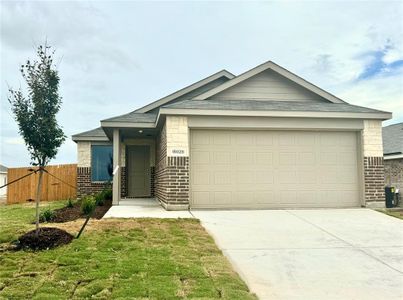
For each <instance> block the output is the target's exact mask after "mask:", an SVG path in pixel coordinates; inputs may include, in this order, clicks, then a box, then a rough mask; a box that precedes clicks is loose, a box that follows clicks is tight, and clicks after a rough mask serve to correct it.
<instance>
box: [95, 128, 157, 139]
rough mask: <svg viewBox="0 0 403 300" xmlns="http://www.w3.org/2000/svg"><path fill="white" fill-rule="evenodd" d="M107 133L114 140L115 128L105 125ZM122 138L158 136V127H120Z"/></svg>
mask: <svg viewBox="0 0 403 300" xmlns="http://www.w3.org/2000/svg"><path fill="white" fill-rule="evenodd" d="M103 129H104V131H105V133H106V135H107V136H108V138H109V139H110V140H112V136H113V130H114V129H115V128H112V127H104V128H103ZM118 129H119V130H120V137H121V140H123V139H128V138H150V137H156V136H157V134H158V129H157V128H142V127H139V128H119V127H118Z"/></svg>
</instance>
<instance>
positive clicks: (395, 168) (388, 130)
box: [382, 122, 403, 204]
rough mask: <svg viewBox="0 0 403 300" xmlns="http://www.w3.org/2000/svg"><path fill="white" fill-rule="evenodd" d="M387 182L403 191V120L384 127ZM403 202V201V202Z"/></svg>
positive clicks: (384, 157) (384, 156)
mask: <svg viewBox="0 0 403 300" xmlns="http://www.w3.org/2000/svg"><path fill="white" fill-rule="evenodd" d="M382 138H383V159H384V165H385V184H386V185H388V186H393V187H395V188H397V189H399V191H400V194H402V193H403V122H402V123H397V124H393V125H389V126H385V127H383V128H382ZM401 204H402V203H401Z"/></svg>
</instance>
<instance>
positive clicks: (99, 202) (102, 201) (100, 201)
mask: <svg viewBox="0 0 403 300" xmlns="http://www.w3.org/2000/svg"><path fill="white" fill-rule="evenodd" d="M95 203H96V204H97V205H98V206H103V205H104V204H105V196H104V193H103V191H102V192H99V193H98V194H96V195H95Z"/></svg>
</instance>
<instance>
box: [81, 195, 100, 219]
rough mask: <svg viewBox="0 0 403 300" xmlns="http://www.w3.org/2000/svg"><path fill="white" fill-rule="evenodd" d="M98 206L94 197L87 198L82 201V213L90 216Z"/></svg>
mask: <svg viewBox="0 0 403 300" xmlns="http://www.w3.org/2000/svg"><path fill="white" fill-rule="evenodd" d="M95 206H96V201H95V198H94V196H87V197H85V198H84V199H83V200H82V201H81V212H82V213H83V214H84V215H87V216H88V215H90V214H91V213H92V212H93V211H94V209H95Z"/></svg>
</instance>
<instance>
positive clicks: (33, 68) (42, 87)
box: [8, 44, 66, 236]
mask: <svg viewBox="0 0 403 300" xmlns="http://www.w3.org/2000/svg"><path fill="white" fill-rule="evenodd" d="M54 53H55V52H54V51H52V50H51V47H50V46H48V45H46V44H45V45H44V46H39V47H38V49H37V56H38V58H37V60H35V61H33V62H31V61H29V60H27V62H26V64H24V65H22V66H21V69H20V71H21V74H22V77H23V78H24V80H25V82H26V84H27V95H26V96H24V93H23V92H22V90H21V88H20V89H18V90H13V89H11V88H10V89H9V92H10V93H9V97H8V101H9V102H10V104H11V109H12V111H13V114H14V118H15V120H16V121H17V123H18V127H19V132H20V134H21V136H22V137H23V139H24V141H25V144H26V146H27V148H28V151H29V153H30V156H31V164H32V165H34V166H38V172H39V180H38V186H37V191H36V199H35V202H36V234H37V236H38V235H39V202H40V196H41V195H40V194H41V186H42V177H43V172H44V167H45V166H46V165H47V164H48V163H49V161H50V160H51V159H52V158H54V157H55V156H56V154H57V151H58V149H59V147H60V146H61V144H62V143H63V142H64V140H65V139H66V136H65V135H64V133H63V130H62V128H61V127H60V126H59V125H58V124H57V120H56V114H57V112H58V111H59V110H60V106H61V104H62V98H61V97H60V96H59V80H60V79H59V75H58V72H57V70H56V66H55V65H54V64H53V58H52V57H53V56H54Z"/></svg>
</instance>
